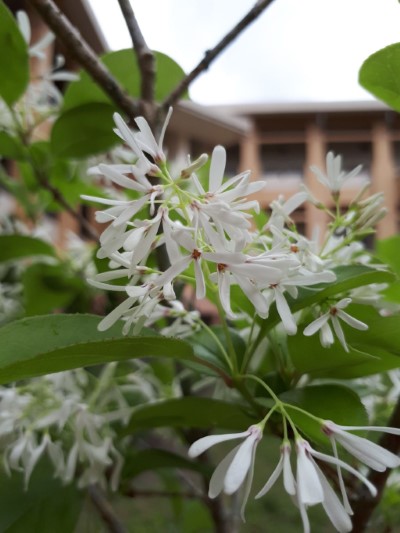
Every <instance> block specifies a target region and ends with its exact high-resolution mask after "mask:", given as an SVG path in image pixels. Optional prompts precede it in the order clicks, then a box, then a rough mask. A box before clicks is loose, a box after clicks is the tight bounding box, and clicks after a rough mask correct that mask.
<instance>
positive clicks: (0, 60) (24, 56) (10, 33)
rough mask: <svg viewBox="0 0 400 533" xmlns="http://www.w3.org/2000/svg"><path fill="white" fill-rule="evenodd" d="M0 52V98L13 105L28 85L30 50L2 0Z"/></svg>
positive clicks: (0, 9) (0, 2)
mask: <svg viewBox="0 0 400 533" xmlns="http://www.w3.org/2000/svg"><path fill="white" fill-rule="evenodd" d="M0 50H1V53H0V72H1V76H0V96H1V97H2V98H3V99H4V100H5V101H6V102H7V104H8V105H12V104H13V103H14V102H16V101H17V100H18V98H19V97H20V96H21V95H22V93H23V92H24V91H25V88H26V86H27V85H28V81H29V64H28V48H27V45H26V43H25V41H24V38H23V37H22V34H21V32H20V31H19V29H18V25H17V23H16V20H15V18H14V17H13V16H12V14H11V13H10V11H9V10H8V9H7V7H6V6H5V4H4V2H2V1H1V0H0Z"/></svg>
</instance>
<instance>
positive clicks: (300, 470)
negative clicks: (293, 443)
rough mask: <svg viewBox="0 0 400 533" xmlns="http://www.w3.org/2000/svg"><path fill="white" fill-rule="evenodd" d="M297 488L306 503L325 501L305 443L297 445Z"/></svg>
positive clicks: (301, 499) (312, 503)
mask: <svg viewBox="0 0 400 533" xmlns="http://www.w3.org/2000/svg"><path fill="white" fill-rule="evenodd" d="M296 480H297V490H298V495H299V500H300V501H301V502H302V503H303V504H306V505H314V504H316V503H321V502H323V501H324V494H323V490H322V486H321V483H320V481H319V478H318V474H317V471H316V470H315V466H314V464H313V462H312V461H311V459H309V458H308V457H307V454H306V451H305V448H304V445H303V444H302V443H300V444H298V445H297V474H296Z"/></svg>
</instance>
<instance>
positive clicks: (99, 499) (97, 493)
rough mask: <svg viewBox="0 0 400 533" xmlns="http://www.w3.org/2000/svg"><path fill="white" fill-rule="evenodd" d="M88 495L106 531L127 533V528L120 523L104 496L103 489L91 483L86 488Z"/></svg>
mask: <svg viewBox="0 0 400 533" xmlns="http://www.w3.org/2000/svg"><path fill="white" fill-rule="evenodd" d="M88 493H89V496H90V498H91V500H92V502H93V504H94V506H95V507H96V510H97V512H98V513H99V515H100V516H101V518H102V520H103V522H104V524H105V525H106V526H107V528H108V531H110V532H111V533H127V529H126V528H125V527H124V526H123V525H122V524H121V522H120V521H119V519H118V517H117V516H116V515H115V513H114V510H113V508H112V507H111V505H110V503H109V502H108V500H107V499H106V498H105V496H104V494H103V491H102V490H101V489H100V488H99V487H98V486H97V485H91V486H90V487H89V488H88Z"/></svg>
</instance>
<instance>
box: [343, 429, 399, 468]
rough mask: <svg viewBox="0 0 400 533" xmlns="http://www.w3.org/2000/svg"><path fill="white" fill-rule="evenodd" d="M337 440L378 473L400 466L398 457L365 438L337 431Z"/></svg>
mask: <svg viewBox="0 0 400 533" xmlns="http://www.w3.org/2000/svg"><path fill="white" fill-rule="evenodd" d="M335 438H336V440H337V441H338V442H340V444H341V445H342V446H343V447H344V448H346V450H347V451H349V452H350V453H351V454H352V455H354V456H355V457H357V459H359V460H360V461H362V462H363V463H365V464H367V465H368V466H370V467H371V468H373V469H374V470H377V471H378V472H383V471H384V470H386V467H389V468H396V467H397V466H399V465H400V458H399V457H397V455H395V454H394V453H392V452H389V450H386V449H385V448H382V446H379V444H375V442H371V441H370V440H368V439H365V438H364V437H359V436H358V435H353V434H352V433H347V432H345V431H342V430H337V431H336V432H335Z"/></svg>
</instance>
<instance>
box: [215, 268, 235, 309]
mask: <svg viewBox="0 0 400 533" xmlns="http://www.w3.org/2000/svg"><path fill="white" fill-rule="evenodd" d="M218 291H219V299H220V300H221V304H222V307H223V308H224V310H225V312H226V314H227V315H228V317H229V318H234V317H235V313H234V312H233V311H232V308H231V275H230V273H229V272H226V271H225V272H224V271H221V272H218Z"/></svg>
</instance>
